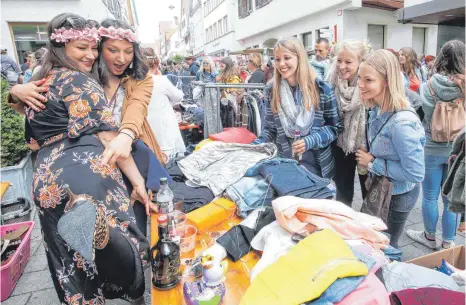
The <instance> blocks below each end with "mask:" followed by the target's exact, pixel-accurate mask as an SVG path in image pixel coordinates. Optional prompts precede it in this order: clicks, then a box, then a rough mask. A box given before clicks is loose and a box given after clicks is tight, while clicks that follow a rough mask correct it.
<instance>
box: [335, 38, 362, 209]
mask: <svg viewBox="0 0 466 305" xmlns="http://www.w3.org/2000/svg"><path fill="white" fill-rule="evenodd" d="M335 51H336V54H337V56H336V58H335V62H334V64H333V66H332V69H331V71H330V75H329V79H330V83H331V84H332V87H333V88H334V90H335V97H336V99H337V102H338V110H339V112H340V118H341V120H342V121H343V131H342V132H341V133H340V135H339V137H338V140H337V142H336V143H334V144H333V155H334V157H335V166H336V168H337V169H338V170H337V171H336V174H335V184H336V187H337V200H338V201H341V202H343V203H345V204H346V205H348V206H351V204H352V202H353V195H354V171H355V169H356V165H357V162H356V157H355V154H354V153H355V152H356V151H357V150H358V149H366V150H367V148H366V136H365V128H366V108H365V107H364V105H363V103H362V102H361V100H360V96H359V89H358V86H357V83H358V78H357V75H358V69H359V64H360V63H361V62H362V61H363V60H364V58H365V57H366V56H367V55H368V54H369V51H370V47H369V46H368V45H367V44H366V43H364V42H361V41H357V40H345V41H343V42H341V43H339V44H338V45H336V49H335ZM366 178H367V175H359V182H360V184H361V192H362V197H363V199H364V198H365V196H366V193H367V191H366V188H365V186H364V182H365V181H366Z"/></svg>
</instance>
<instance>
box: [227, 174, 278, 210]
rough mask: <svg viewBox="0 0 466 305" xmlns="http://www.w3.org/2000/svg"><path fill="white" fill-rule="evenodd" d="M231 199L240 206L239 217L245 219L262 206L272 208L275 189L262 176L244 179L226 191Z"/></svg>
mask: <svg viewBox="0 0 466 305" xmlns="http://www.w3.org/2000/svg"><path fill="white" fill-rule="evenodd" d="M226 193H227V195H228V197H230V199H231V200H232V201H233V202H235V203H236V205H237V206H238V215H239V216H241V217H243V218H245V217H246V216H247V212H249V211H252V210H255V209H256V208H258V207H261V206H270V205H271V204H272V199H273V188H272V186H270V187H269V183H267V181H266V180H265V179H264V178H263V177H262V176H255V177H243V178H241V179H240V180H239V181H238V182H236V183H235V184H233V185H231V186H229V187H228V188H227V189H226Z"/></svg>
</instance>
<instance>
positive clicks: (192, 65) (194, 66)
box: [184, 56, 199, 76]
mask: <svg viewBox="0 0 466 305" xmlns="http://www.w3.org/2000/svg"><path fill="white" fill-rule="evenodd" d="M184 61H185V63H187V64H188V66H189V71H190V73H191V76H196V75H197V72H198V71H199V65H198V63H197V62H196V58H195V57H194V56H188V57H186V58H185V59H184Z"/></svg>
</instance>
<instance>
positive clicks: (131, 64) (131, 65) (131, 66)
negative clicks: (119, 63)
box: [129, 60, 134, 69]
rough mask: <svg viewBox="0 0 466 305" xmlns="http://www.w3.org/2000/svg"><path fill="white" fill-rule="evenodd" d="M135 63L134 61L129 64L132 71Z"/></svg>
mask: <svg viewBox="0 0 466 305" xmlns="http://www.w3.org/2000/svg"><path fill="white" fill-rule="evenodd" d="M133 62H134V60H133V61H132V62H131V63H130V64H129V68H130V69H133Z"/></svg>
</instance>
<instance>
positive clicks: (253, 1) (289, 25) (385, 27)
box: [235, 0, 438, 54]
mask: <svg viewBox="0 0 466 305" xmlns="http://www.w3.org/2000/svg"><path fill="white" fill-rule="evenodd" d="M290 7H293V8H299V9H290ZM402 7H403V1H402V0H326V1H308V0H289V1H278V0H236V28H235V30H236V38H237V39H238V42H239V44H240V45H241V46H242V47H243V48H257V47H259V48H263V47H273V46H274V44H275V43H276V42H277V40H278V39H280V38H282V37H290V36H295V37H297V38H298V39H300V40H301V41H302V42H303V44H304V45H305V46H306V48H308V49H313V48H314V43H315V41H316V40H317V39H318V38H320V37H325V38H327V39H329V41H331V42H336V41H340V40H343V39H360V40H367V41H369V43H371V45H372V47H373V48H374V49H380V48H392V49H395V50H398V49H400V48H402V47H406V46H415V48H416V49H417V50H416V51H417V52H419V53H426V54H427V53H428V54H433V53H435V49H436V45H437V31H438V26H437V25H428V24H427V25H426V24H400V23H399V22H398V17H397V14H396V10H397V9H399V8H402Z"/></svg>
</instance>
